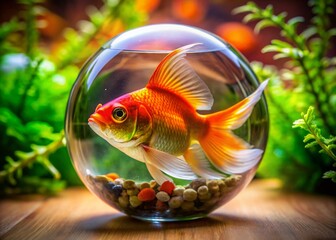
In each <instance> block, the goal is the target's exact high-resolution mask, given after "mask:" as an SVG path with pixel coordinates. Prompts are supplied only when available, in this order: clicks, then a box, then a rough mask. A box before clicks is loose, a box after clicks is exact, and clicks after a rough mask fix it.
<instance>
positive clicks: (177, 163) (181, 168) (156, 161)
mask: <svg viewBox="0 0 336 240" xmlns="http://www.w3.org/2000/svg"><path fill="white" fill-rule="evenodd" d="M143 148H144V150H145V154H146V155H145V158H146V162H148V163H150V164H151V165H153V166H155V167H157V168H158V169H160V170H161V171H162V172H165V173H166V174H168V175H170V176H172V177H175V178H179V179H185V180H193V179H196V178H197V176H196V175H195V174H194V172H193V171H192V169H191V168H190V166H189V165H188V163H186V162H185V161H184V160H183V159H179V158H177V157H175V156H173V155H170V154H168V153H165V152H161V151H159V150H156V149H154V148H150V147H148V146H143Z"/></svg>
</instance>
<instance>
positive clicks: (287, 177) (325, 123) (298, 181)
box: [234, 0, 336, 191]
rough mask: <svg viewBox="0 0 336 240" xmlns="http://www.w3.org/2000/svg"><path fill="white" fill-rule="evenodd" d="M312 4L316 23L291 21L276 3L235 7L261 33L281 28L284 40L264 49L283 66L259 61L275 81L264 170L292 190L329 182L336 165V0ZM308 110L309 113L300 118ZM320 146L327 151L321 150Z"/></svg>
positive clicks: (262, 74)
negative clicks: (333, 52) (334, 51)
mask: <svg viewBox="0 0 336 240" xmlns="http://www.w3.org/2000/svg"><path fill="white" fill-rule="evenodd" d="M309 5H310V6H311V9H312V12H313V15H314V16H313V18H312V19H311V20H310V22H305V19H304V18H303V17H299V16H296V17H293V18H291V19H287V13H286V12H282V13H280V14H275V13H274V9H273V7H272V6H271V5H269V6H267V7H266V8H264V9H263V8H260V7H259V6H257V5H256V4H255V3H253V2H249V3H247V4H246V5H244V6H241V7H239V8H237V9H235V10H234V13H236V14H238V13H247V15H246V16H245V17H244V21H245V22H250V21H257V24H256V26H255V31H256V32H259V31H261V30H263V29H264V28H268V27H275V28H278V29H279V30H280V35H281V37H282V38H281V40H280V39H275V40H272V41H271V43H270V44H269V45H267V46H265V47H264V48H263V49H262V52H263V53H269V52H274V53H275V54H274V60H278V59H283V60H285V61H286V62H285V64H284V65H283V66H284V67H283V68H282V69H280V70H278V69H276V67H274V66H264V65H263V64H261V63H254V64H253V67H254V70H255V71H256V73H257V75H258V76H259V77H260V78H261V79H265V78H270V79H271V81H270V82H271V83H270V87H269V90H268V93H267V98H268V100H269V109H270V116H271V129H270V141H269V146H268V151H267V152H266V156H265V161H264V164H262V166H261V169H260V171H259V173H260V175H264V176H267V177H279V178H281V179H283V180H284V183H285V187H287V188H289V189H295V190H304V191H318V190H323V189H322V188H321V186H323V185H328V183H326V182H325V180H323V179H321V176H323V173H324V172H325V171H327V169H328V168H330V167H331V164H332V159H334V156H335V154H334V152H333V151H334V149H335V135H336V118H335V116H336V107H335V105H336V81H335V79H336V58H335V57H330V56H329V55H328V50H329V49H331V48H332V38H333V37H335V36H336V29H335V28H331V27H330V22H331V20H332V14H333V11H334V10H333V9H334V7H335V0H320V1H318V0H316V1H309ZM301 23H305V24H306V25H308V27H306V28H305V29H304V30H303V31H299V30H298V29H299V27H298V26H299V24H301ZM283 39H284V40H283ZM312 107H314V109H315V112H316V117H315V114H314V113H313V108H312ZM306 109H308V112H307V113H306V114H303V115H302V119H299V120H297V119H298V118H299V117H300V115H299V114H300V113H301V112H305V111H306ZM293 122H294V127H295V128H297V127H299V128H303V129H304V130H306V131H308V132H309V133H308V135H306V134H305V133H304V132H303V131H295V130H292V124H293ZM323 136H330V137H328V138H326V137H323ZM302 139H303V141H304V142H305V143H306V150H305V149H304V146H303V144H302ZM317 145H318V146H320V147H321V148H322V149H323V152H326V153H327V155H324V154H323V155H320V154H318V151H317V149H316V147H317ZM300 146H302V148H301V147H300ZM334 160H335V159H334ZM334 166H335V165H334ZM334 174H335V172H334V171H328V172H327V173H325V174H324V177H325V178H326V177H327V178H332V179H333V180H334V179H335V175H334ZM318 188H319V189H318ZM327 188H329V187H327ZM328 190H330V188H329V189H327V191H328Z"/></svg>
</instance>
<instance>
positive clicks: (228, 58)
mask: <svg viewBox="0 0 336 240" xmlns="http://www.w3.org/2000/svg"><path fill="white" fill-rule="evenodd" d="M195 43H198V44H197V46H195V47H191V48H190V49H189V50H188V51H187V53H186V54H185V56H184V59H185V60H186V61H187V62H188V64H189V65H190V67H191V68H192V69H193V70H194V71H195V72H196V74H197V75H198V76H199V77H200V79H201V80H200V81H202V82H204V83H205V84H206V86H207V88H208V89H209V90H210V92H211V94H212V96H213V99H214V103H213V105H212V107H211V109H210V110H206V111H205V110H197V112H198V113H199V114H202V115H204V114H210V113H215V112H218V111H221V110H223V109H227V108H229V107H231V106H233V105H234V104H236V103H238V102H239V101H241V100H243V99H244V98H246V97H247V96H249V95H250V94H252V93H253V92H254V91H255V90H256V89H257V87H258V86H259V83H258V80H257V77H256V76H255V74H254V73H253V71H252V70H251V68H250V66H249V64H248V63H247V62H246V60H245V59H244V57H243V56H242V55H241V54H240V53H239V52H237V50H235V49H234V48H232V47H231V46H230V45H229V44H227V43H226V42H224V41H223V40H222V39H220V38H219V37H217V36H215V35H213V34H211V33H209V32H206V31H204V30H201V29H198V28H194V27H189V26H183V25H175V24H158V25H150V26H145V27H141V28H137V29H134V30H131V31H127V32H125V33H122V34H120V35H119V36H117V37H115V38H113V39H112V40H110V41H109V42H107V43H106V44H105V45H104V46H103V47H102V48H101V49H99V50H98V52H97V53H96V54H94V55H93V56H92V57H91V58H90V59H89V60H88V61H87V62H86V64H85V65H84V67H83V68H82V70H81V72H80V74H79V76H78V79H77V81H76V82H75V84H74V86H73V89H72V92H71V95H70V98H69V102H68V108H67V115H66V138H67V146H68V150H69V152H70V155H71V158H72V161H73V164H74V166H75V169H76V171H77V173H78V174H79V176H80V178H81V180H82V181H83V183H84V184H85V186H86V187H87V188H88V189H89V190H90V191H91V192H92V193H94V194H96V195H97V196H99V198H101V199H102V200H103V201H104V202H106V203H107V204H109V205H110V206H111V207H113V208H115V209H118V210H119V211H121V212H123V213H125V214H127V215H129V216H132V217H135V218H139V219H144V220H150V221H179V220H189V219H196V218H201V217H204V216H206V215H207V214H209V213H210V212H212V211H213V210H215V209H216V208H218V207H220V206H222V205H223V204H225V203H226V202H228V201H229V200H230V199H232V198H234V197H235V196H236V195H237V194H238V193H239V192H240V191H241V190H242V189H243V188H244V187H245V186H246V185H247V184H248V183H249V182H250V181H251V179H252V178H253V176H254V174H255V172H256V169H257V166H258V164H259V163H260V160H259V162H257V163H256V164H255V165H254V166H253V167H251V168H250V169H248V170H247V171H245V172H242V173H239V174H226V173H223V172H222V173H221V177H218V174H216V176H214V177H208V178H207V179H206V178H202V177H196V178H194V179H191V180H185V179H179V178H174V177H171V176H169V177H170V178H171V181H167V182H161V183H158V181H155V180H154V179H153V177H152V175H151V174H150V173H149V171H148V169H147V167H146V164H145V163H144V162H141V161H137V160H135V159H134V158H132V157H130V156H128V155H127V154H125V153H124V152H123V151H120V149H118V148H117V147H113V146H112V145H111V144H110V143H108V142H107V141H106V140H105V139H104V138H102V137H101V136H100V135H99V134H97V133H96V132H95V131H93V130H92V129H91V128H90V126H89V124H88V119H89V117H90V116H91V114H93V113H94V112H95V109H96V107H97V105H98V104H105V103H108V102H110V101H111V100H113V99H116V98H118V97H120V96H123V95H124V94H127V93H130V92H133V91H136V90H139V89H142V88H144V87H146V85H147V83H148V81H149V79H150V78H151V76H152V74H153V73H154V71H155V69H156V68H157V66H158V65H159V63H160V62H161V61H162V60H163V59H164V58H165V57H166V56H167V55H168V54H169V53H171V52H172V51H173V50H175V49H177V48H180V47H182V46H186V45H189V44H195ZM176 104H179V103H176ZM116 114H117V115H118V114H119V113H116ZM120 116H121V115H120ZM120 116H119V117H120ZM233 132H234V134H235V135H237V136H239V137H240V138H241V139H244V140H245V141H246V142H248V143H249V144H250V145H251V146H253V148H257V149H261V150H264V149H265V145H266V141H267V136H268V111H267V105H266V101H265V98H264V96H261V99H260V100H259V101H258V103H257V104H256V105H255V106H254V108H253V111H252V113H251V115H250V117H249V118H248V119H247V121H246V122H245V123H244V124H243V125H242V126H241V127H239V128H238V129H236V130H234V131H233ZM143 144H144V145H146V143H143ZM167 144H169V143H167ZM218 144H225V139H223V141H221V142H218ZM176 157H177V156H176ZM181 159H182V158H181ZM165 160H167V161H169V158H168V159H165ZM181 161H184V160H183V159H182V160H181ZM223 161H226V160H225V159H223ZM209 162H210V161H209ZM208 165H211V164H210V163H209V164H208ZM211 167H212V170H213V171H215V172H217V173H218V171H217V170H218V169H217V170H214V167H213V166H212V165H211ZM167 176H168V175H167Z"/></svg>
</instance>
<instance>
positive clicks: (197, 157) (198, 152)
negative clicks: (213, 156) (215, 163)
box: [184, 144, 223, 179]
mask: <svg viewBox="0 0 336 240" xmlns="http://www.w3.org/2000/svg"><path fill="white" fill-rule="evenodd" d="M184 159H185V160H186V161H187V163H188V164H189V165H190V167H191V169H192V170H193V171H194V172H195V173H196V174H197V175H199V176H201V177H203V178H206V179H218V178H223V174H220V173H218V172H216V171H215V170H213V169H212V166H211V163H210V162H209V160H208V159H207V158H206V156H205V154H204V152H203V149H202V148H201V146H200V145H199V144H193V145H191V146H190V148H189V149H188V150H187V151H186V152H185V154H184Z"/></svg>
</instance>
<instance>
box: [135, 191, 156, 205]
mask: <svg viewBox="0 0 336 240" xmlns="http://www.w3.org/2000/svg"><path fill="white" fill-rule="evenodd" d="M138 198H139V200H140V201H142V202H147V201H152V200H154V199H155V191H154V190H153V189H152V188H144V189H142V190H141V191H140V192H139V194H138Z"/></svg>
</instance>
